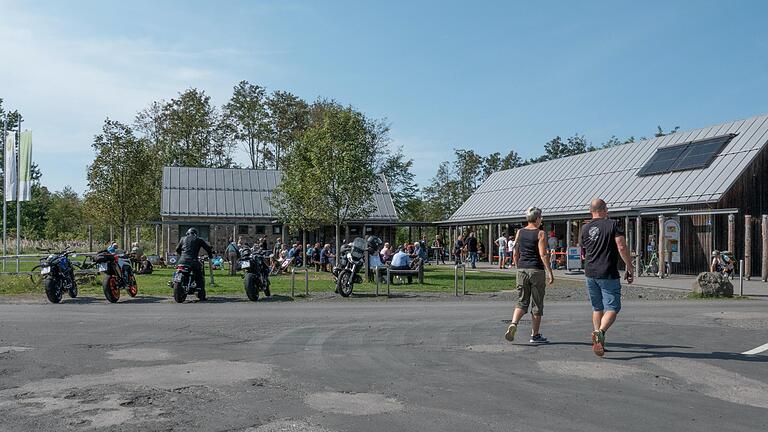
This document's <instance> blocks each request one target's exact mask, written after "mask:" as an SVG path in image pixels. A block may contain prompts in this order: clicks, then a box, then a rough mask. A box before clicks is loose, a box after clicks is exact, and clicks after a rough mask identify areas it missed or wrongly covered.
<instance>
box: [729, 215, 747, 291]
mask: <svg viewBox="0 0 768 432" xmlns="http://www.w3.org/2000/svg"><path fill="white" fill-rule="evenodd" d="M731 252H733V251H731ZM743 270H744V277H745V278H747V280H749V279H750V277H751V276H752V216H750V215H744V269H743Z"/></svg>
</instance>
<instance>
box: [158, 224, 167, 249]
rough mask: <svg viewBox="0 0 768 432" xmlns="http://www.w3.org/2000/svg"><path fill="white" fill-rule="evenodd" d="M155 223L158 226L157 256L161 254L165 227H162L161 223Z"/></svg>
mask: <svg viewBox="0 0 768 432" xmlns="http://www.w3.org/2000/svg"><path fill="white" fill-rule="evenodd" d="M157 225H158V227H159V228H160V244H159V245H158V246H160V247H159V248H158V249H157V256H163V245H164V244H165V229H163V225H162V223H159V224H157Z"/></svg>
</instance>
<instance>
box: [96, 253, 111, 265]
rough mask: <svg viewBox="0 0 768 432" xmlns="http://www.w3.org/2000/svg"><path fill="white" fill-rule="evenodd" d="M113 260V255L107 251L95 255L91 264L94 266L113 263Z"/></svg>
mask: <svg viewBox="0 0 768 432" xmlns="http://www.w3.org/2000/svg"><path fill="white" fill-rule="evenodd" d="M114 260H115V258H114V255H112V254H111V253H109V252H107V251H101V252H99V253H97V254H96V256H95V257H93V262H95V263H96V264H101V263H105V262H113V261H114Z"/></svg>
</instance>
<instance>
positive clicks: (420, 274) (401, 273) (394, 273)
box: [387, 262, 424, 285]
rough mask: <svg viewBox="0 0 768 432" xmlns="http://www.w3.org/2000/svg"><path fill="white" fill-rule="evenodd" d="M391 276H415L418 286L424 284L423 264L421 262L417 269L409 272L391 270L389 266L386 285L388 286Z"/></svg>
mask: <svg viewBox="0 0 768 432" xmlns="http://www.w3.org/2000/svg"><path fill="white" fill-rule="evenodd" d="M393 276H411V277H413V276H416V277H417V279H418V281H419V284H420V285H423V284H424V263H423V262H422V263H421V264H420V265H419V266H418V267H417V268H415V269H409V270H392V267H391V266H387V284H390V283H391V281H392V277H393Z"/></svg>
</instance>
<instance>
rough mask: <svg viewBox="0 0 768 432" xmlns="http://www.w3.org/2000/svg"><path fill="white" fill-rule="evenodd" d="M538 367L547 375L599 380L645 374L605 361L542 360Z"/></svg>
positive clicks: (634, 368)
mask: <svg viewBox="0 0 768 432" xmlns="http://www.w3.org/2000/svg"><path fill="white" fill-rule="evenodd" d="M538 365H539V368H540V369H541V370H542V371H544V372H546V373H555V374H558V375H565V376H577V377H580V378H586V379H599V380H608V379H617V378H624V377H626V376H629V375H639V374H642V373H643V370H642V369H640V368H638V367H635V366H627V365H619V364H614V363H608V362H604V361H595V362H587V361H567V360H542V361H539V362H538Z"/></svg>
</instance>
